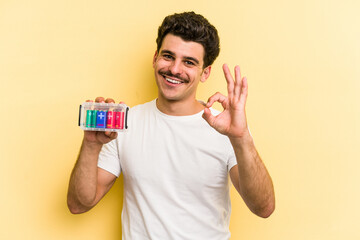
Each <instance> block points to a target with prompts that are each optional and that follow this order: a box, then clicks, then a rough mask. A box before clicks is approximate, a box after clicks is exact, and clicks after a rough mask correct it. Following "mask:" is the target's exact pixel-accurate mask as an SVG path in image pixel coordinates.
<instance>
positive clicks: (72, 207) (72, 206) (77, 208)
mask: <svg viewBox="0 0 360 240" xmlns="http://www.w3.org/2000/svg"><path fill="white" fill-rule="evenodd" d="M67 207H68V209H69V211H70V213H72V214H81V213H85V212H87V211H89V210H90V209H91V208H89V207H85V206H83V205H81V204H77V203H76V202H75V201H73V200H71V199H69V198H68V199H67Z"/></svg>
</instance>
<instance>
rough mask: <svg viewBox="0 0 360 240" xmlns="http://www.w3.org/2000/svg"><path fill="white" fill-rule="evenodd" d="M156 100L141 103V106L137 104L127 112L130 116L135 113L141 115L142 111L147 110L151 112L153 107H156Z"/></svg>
mask: <svg viewBox="0 0 360 240" xmlns="http://www.w3.org/2000/svg"><path fill="white" fill-rule="evenodd" d="M155 101H156V100H152V101H150V102H146V103H143V104H139V105H136V106H134V107H131V108H130V109H129V112H130V113H131V114H135V113H142V112H144V111H148V110H152V109H153V108H154V106H156V102H155Z"/></svg>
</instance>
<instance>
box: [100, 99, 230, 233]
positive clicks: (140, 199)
mask: <svg viewBox="0 0 360 240" xmlns="http://www.w3.org/2000/svg"><path fill="white" fill-rule="evenodd" d="M212 111H213V114H217V113H218V112H217V111H214V110H212ZM202 113H203V111H202V112H199V113H197V114H195V115H190V116H169V115H166V114H164V113H162V112H160V111H159V110H158V109H157V107H156V100H153V101H151V102H148V103H145V104H143V105H138V106H136V107H133V108H131V109H130V111H129V115H128V126H129V129H128V130H127V131H126V132H124V133H119V134H118V138H117V139H116V140H113V141H111V142H110V143H108V144H106V145H104V146H103V148H102V150H101V153H100V155H99V163H98V166H99V167H100V168H103V169H105V170H107V171H109V172H111V173H113V174H114V175H116V176H119V175H120V173H121V172H122V173H123V176H124V201H123V211H122V235H123V239H126V240H130V239H131V240H137V239H139V240H145V239H160V240H168V239H181V240H184V239H194V240H201V239H204V240H211V239H214V240H215V239H216V240H222V239H229V238H230V232H229V221H230V212H231V204H230V196H229V182H228V181H229V180H228V179H229V177H228V171H229V170H230V169H231V168H232V167H233V166H234V165H236V164H237V163H236V159H235V154H234V150H233V148H232V146H231V144H230V141H229V139H228V138H227V137H226V136H224V135H221V134H220V133H218V132H217V131H216V130H214V129H213V128H212V127H210V126H209V125H208V123H207V122H206V121H205V120H204V119H203V118H202Z"/></svg>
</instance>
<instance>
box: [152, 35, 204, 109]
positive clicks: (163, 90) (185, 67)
mask: <svg viewBox="0 0 360 240" xmlns="http://www.w3.org/2000/svg"><path fill="white" fill-rule="evenodd" d="M203 58H204V48H203V46H202V45H201V44H200V43H197V42H191V41H184V40H183V39H182V38H180V37H178V36H175V35H172V34H167V35H166V36H165V38H164V40H163V42H162V45H161V48H160V50H159V52H156V53H155V56H154V59H153V67H154V70H155V78H156V83H157V86H158V89H159V94H158V100H159V101H161V102H182V103H184V104H186V103H188V104H193V103H194V102H195V101H196V99H195V97H196V89H197V86H198V84H199V82H205V81H206V79H207V78H208V77H209V75H210V70H211V66H208V67H206V68H205V69H203V65H204V60H203Z"/></svg>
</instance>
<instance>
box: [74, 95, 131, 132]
mask: <svg viewBox="0 0 360 240" xmlns="http://www.w3.org/2000/svg"><path fill="white" fill-rule="evenodd" d="M128 111H129V107H128V106H126V104H116V103H95V102H84V103H83V104H81V105H80V108H79V126H80V128H81V129H83V130H85V131H109V132H122V131H125V130H126V129H127V128H128V126H127V116H128Z"/></svg>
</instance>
